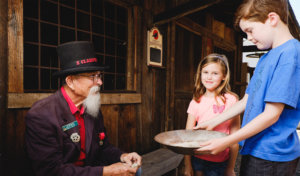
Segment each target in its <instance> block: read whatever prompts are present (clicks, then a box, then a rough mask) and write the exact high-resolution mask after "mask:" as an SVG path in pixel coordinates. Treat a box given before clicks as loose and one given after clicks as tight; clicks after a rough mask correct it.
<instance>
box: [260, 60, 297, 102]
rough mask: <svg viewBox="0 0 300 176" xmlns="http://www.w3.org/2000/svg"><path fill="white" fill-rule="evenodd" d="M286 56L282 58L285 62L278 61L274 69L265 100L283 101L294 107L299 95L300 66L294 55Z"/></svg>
mask: <svg viewBox="0 0 300 176" xmlns="http://www.w3.org/2000/svg"><path fill="white" fill-rule="evenodd" d="M287 57H288V56H287ZM287 57H284V58H283V59H285V63H283V64H280V63H279V64H278V66H277V68H276V69H275V71H274V74H273V76H272V79H271V82H270V84H269V87H268V90H267V92H266V96H265V102H277V103H284V104H286V105H288V106H290V107H293V108H296V106H297V103H298V99H299V95H300V81H299V80H300V68H299V67H300V66H299V65H298V61H297V59H296V58H297V57H296V56H294V57H291V55H289V58H287Z"/></svg>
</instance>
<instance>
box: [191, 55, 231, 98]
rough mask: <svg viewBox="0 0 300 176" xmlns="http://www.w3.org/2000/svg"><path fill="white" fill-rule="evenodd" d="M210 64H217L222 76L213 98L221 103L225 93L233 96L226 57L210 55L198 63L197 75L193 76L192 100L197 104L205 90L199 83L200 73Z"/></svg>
mask: <svg viewBox="0 0 300 176" xmlns="http://www.w3.org/2000/svg"><path fill="white" fill-rule="evenodd" d="M211 63H217V64H220V66H221V72H222V74H223V76H224V80H223V81H222V82H221V84H220V85H219V86H218V87H217V88H216V90H215V98H217V97H220V98H221V100H222V101H223V103H225V102H226V98H225V96H224V95H225V93H231V94H233V95H235V94H234V93H233V92H231V91H230V85H229V81H230V71H229V64H228V60H227V57H226V56H225V55H222V54H217V53H212V54H209V55H207V56H206V57H204V59H203V60H201V61H200V63H199V65H198V68H197V73H196V75H195V85H194V93H193V99H194V100H195V101H197V102H199V101H200V97H201V96H202V95H204V93H205V91H206V88H205V87H204V85H203V84H202V82H201V71H202V69H203V68H204V67H206V66H207V65H208V64H211Z"/></svg>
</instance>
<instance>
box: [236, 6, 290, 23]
mask: <svg viewBox="0 0 300 176" xmlns="http://www.w3.org/2000/svg"><path fill="white" fill-rule="evenodd" d="M271 12H275V13H277V14H278V16H279V17H280V19H281V21H282V22H283V23H285V24H288V1H287V0H244V1H243V3H242V4H241V5H240V6H239V8H238V9H237V12H236V14H235V24H234V26H235V28H236V29H239V23H240V21H241V20H242V19H245V20H251V21H258V22H262V23H265V22H266V20H267V18H268V14H269V13H271Z"/></svg>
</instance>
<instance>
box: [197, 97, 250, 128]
mask: <svg viewBox="0 0 300 176" xmlns="http://www.w3.org/2000/svg"><path fill="white" fill-rule="evenodd" d="M247 100H248V94H245V95H244V97H243V98H242V99H241V100H240V101H238V102H237V103H235V104H234V105H232V106H231V107H230V108H229V109H227V110H226V111H224V112H223V113H221V114H220V115H218V116H217V117H216V118H213V119H211V120H209V121H206V122H203V123H199V124H197V126H196V127H194V128H193V129H206V130H212V129H214V128H215V127H216V126H218V125H219V124H221V123H223V122H225V121H226V120H229V119H231V118H234V117H236V116H237V115H239V114H241V113H242V112H244V110H245V108H246V104H247Z"/></svg>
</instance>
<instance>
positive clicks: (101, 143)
mask: <svg viewBox="0 0 300 176" xmlns="http://www.w3.org/2000/svg"><path fill="white" fill-rule="evenodd" d="M104 138H105V133H104V132H101V133H99V139H100V141H99V145H100V146H102V145H103V139H104Z"/></svg>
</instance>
